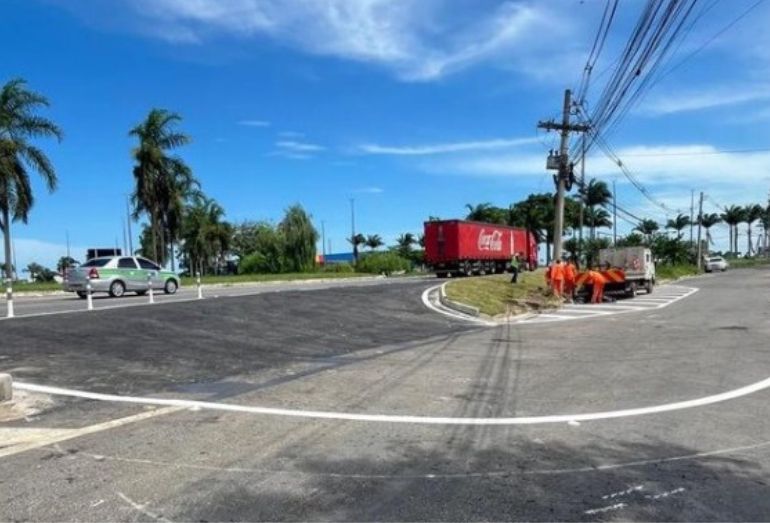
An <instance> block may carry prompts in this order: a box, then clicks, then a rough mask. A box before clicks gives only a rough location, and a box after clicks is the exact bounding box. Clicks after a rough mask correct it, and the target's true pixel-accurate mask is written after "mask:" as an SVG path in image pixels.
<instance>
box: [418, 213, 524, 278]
mask: <svg viewBox="0 0 770 523" xmlns="http://www.w3.org/2000/svg"><path fill="white" fill-rule="evenodd" d="M514 253H521V263H522V268H525V267H529V268H530V269H534V268H536V267H537V242H536V241H535V237H534V236H533V235H532V234H531V233H529V232H528V231H527V230H526V229H520V228H518V227H508V226H505V225H495V224H491V223H481V222H469V221H463V220H443V221H430V222H425V262H426V263H427V264H428V265H429V266H430V267H431V269H433V270H434V271H435V272H436V275H437V276H439V277H446V276H449V274H465V275H468V276H470V275H471V274H492V273H501V272H505V270H507V269H508V268H510V263H511V257H512V256H513V254H514Z"/></svg>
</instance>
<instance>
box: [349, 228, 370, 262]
mask: <svg viewBox="0 0 770 523" xmlns="http://www.w3.org/2000/svg"><path fill="white" fill-rule="evenodd" d="M348 242H349V243H350V245H352V246H353V261H354V262H355V263H358V247H359V246H361V245H364V244H366V236H364V235H363V234H361V233H358V234H356V235H355V236H352V237H350V238H348Z"/></svg>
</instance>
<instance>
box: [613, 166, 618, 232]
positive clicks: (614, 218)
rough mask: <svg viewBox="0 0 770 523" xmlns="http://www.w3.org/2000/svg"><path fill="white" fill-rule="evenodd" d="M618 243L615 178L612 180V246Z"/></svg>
mask: <svg viewBox="0 0 770 523" xmlns="http://www.w3.org/2000/svg"><path fill="white" fill-rule="evenodd" d="M617 244H618V195H617V192H616V191H615V180H612V246H613V247H614V246H616V245H617Z"/></svg>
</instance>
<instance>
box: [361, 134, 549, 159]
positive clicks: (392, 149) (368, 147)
mask: <svg viewBox="0 0 770 523" xmlns="http://www.w3.org/2000/svg"><path fill="white" fill-rule="evenodd" d="M537 142H538V138H495V139H491V140H478V141H469V142H449V143H438V144H430V145H411V146H409V145H407V146H389V145H378V144H364V145H360V146H358V151H360V152H362V153H366V154H382V155H394V156H424V155H434V154H445V153H457V152H465V151H480V150H490V149H507V148H511V147H517V146H520V145H527V144H532V143H537Z"/></svg>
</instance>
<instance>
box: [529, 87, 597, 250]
mask: <svg viewBox="0 0 770 523" xmlns="http://www.w3.org/2000/svg"><path fill="white" fill-rule="evenodd" d="M571 107H572V91H570V90H569V89H567V90H566V91H564V107H563V109H562V120H561V123H556V122H554V121H553V120H549V121H547V122H538V124H537V126H538V128H540V129H546V130H548V131H560V132H561V144H560V145H559V154H558V156H556V157H554V155H553V153H552V154H551V155H549V157H548V161H547V163H546V168H547V169H552V170H556V171H558V174H557V175H556V180H555V182H556V217H555V219H554V224H553V259H554V260H558V259H561V251H562V245H561V244H562V237H563V236H564V193H565V192H566V190H567V182H568V181H571V179H572V178H573V175H572V168H571V166H570V163H569V133H570V132H586V131H588V129H589V127H588V126H587V125H572V124H570V109H571Z"/></svg>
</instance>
